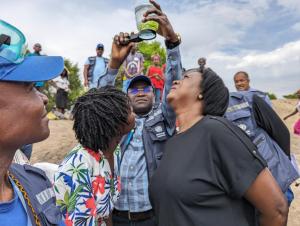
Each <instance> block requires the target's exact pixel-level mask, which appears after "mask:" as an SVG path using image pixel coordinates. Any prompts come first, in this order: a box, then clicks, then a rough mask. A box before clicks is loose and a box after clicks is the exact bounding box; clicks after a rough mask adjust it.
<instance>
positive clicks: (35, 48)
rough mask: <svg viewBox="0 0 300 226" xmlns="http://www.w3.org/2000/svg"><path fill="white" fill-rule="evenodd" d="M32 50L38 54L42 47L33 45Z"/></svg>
mask: <svg viewBox="0 0 300 226" xmlns="http://www.w3.org/2000/svg"><path fill="white" fill-rule="evenodd" d="M33 50H34V52H36V53H39V52H41V51H42V46H40V45H34V46H33Z"/></svg>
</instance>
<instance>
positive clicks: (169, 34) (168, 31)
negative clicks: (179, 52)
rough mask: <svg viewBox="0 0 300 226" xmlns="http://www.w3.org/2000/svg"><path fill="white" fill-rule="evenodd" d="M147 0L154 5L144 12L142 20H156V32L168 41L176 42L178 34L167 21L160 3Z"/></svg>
mask: <svg viewBox="0 0 300 226" xmlns="http://www.w3.org/2000/svg"><path fill="white" fill-rule="evenodd" d="M149 2H150V3H151V4H152V5H153V6H154V8H152V9H149V10H148V11H147V12H146V13H145V14H144V16H145V18H144V20H143V22H146V21H149V20H153V21H156V22H157V23H158V24H159V27H158V30H157V31H156V33H157V34H159V35H161V36H163V37H164V38H165V39H166V40H168V41H170V42H177V41H178V36H177V35H176V33H175V32H174V30H173V27H172V25H171V23H170V22H169V20H168V17H167V15H166V14H164V13H163V12H162V10H161V7H160V5H159V4H158V3H156V2H155V1H154V0H149ZM153 14H155V15H153Z"/></svg>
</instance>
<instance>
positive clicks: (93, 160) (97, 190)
mask: <svg viewBox="0 0 300 226" xmlns="http://www.w3.org/2000/svg"><path fill="white" fill-rule="evenodd" d="M73 116H74V126H73V129H74V131H75V135H76V138H77V140H78V142H79V144H78V146H76V147H75V148H74V149H73V150H72V151H71V152H70V153H69V154H68V155H67V156H66V157H65V159H64V160H63V162H62V163H61V165H60V166H59V170H58V172H57V173H56V175H55V183H54V188H55V192H56V197H57V205H58V206H59V207H60V209H61V211H62V213H63V216H64V219H65V224H66V225H78V224H80V225H106V221H109V220H107V219H108V217H109V214H110V212H111V211H112V208H113V205H114V202H115V201H116V199H117V198H118V195H119V192H120V178H119V174H118V165H119V163H120V162H119V161H120V155H119V154H120V152H119V151H118V149H117V150H116V151H115V152H114V150H115V149H116V147H117V145H118V144H119V142H120V140H121V138H122V136H123V135H124V134H127V133H128V132H129V131H130V130H131V129H132V128H133V127H134V115H133V113H132V111H131V107H130V103H129V99H128V97H127V94H125V93H124V92H122V91H120V90H118V89H116V88H114V87H112V86H107V87H102V88H99V89H96V88H94V89H91V90H89V91H88V92H87V93H86V94H84V95H83V96H81V97H79V98H78V100H77V101H76V103H75V106H74V109H73ZM114 163H115V164H116V165H115V166H114ZM114 169H115V170H114Z"/></svg>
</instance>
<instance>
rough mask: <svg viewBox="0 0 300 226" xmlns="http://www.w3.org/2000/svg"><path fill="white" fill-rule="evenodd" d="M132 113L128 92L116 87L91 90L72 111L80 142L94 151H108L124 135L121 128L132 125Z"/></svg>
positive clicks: (76, 133)
mask: <svg viewBox="0 0 300 226" xmlns="http://www.w3.org/2000/svg"><path fill="white" fill-rule="evenodd" d="M130 111H131V110H130V102H129V98H128V96H127V94H125V93H124V92H122V91H120V90H118V89H116V88H114V87H112V86H106V87H101V88H94V89H91V90H89V91H88V92H87V93H86V94H84V95H83V96H81V97H79V98H78V99H77V101H76V103H75V106H74V109H73V111H72V113H73V116H74V126H73V130H74V131H75V135H76V138H77V140H78V141H79V143H80V144H81V145H82V146H83V147H86V148H89V149H92V150H93V151H96V152H98V151H99V150H101V151H105V150H107V148H108V147H109V143H110V141H111V139H112V138H114V137H116V136H119V135H120V127H121V126H124V125H127V124H128V114H129V113H130Z"/></svg>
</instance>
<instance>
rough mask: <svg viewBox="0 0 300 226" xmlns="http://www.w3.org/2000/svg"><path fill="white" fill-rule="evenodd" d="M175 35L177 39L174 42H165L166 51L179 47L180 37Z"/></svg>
mask: <svg viewBox="0 0 300 226" xmlns="http://www.w3.org/2000/svg"><path fill="white" fill-rule="evenodd" d="M176 35H177V39H178V40H177V41H176V42H170V41H168V40H165V44H166V47H167V48H168V49H173V48H175V47H176V46H179V45H180V43H181V36H180V35H179V34H178V33H176Z"/></svg>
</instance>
